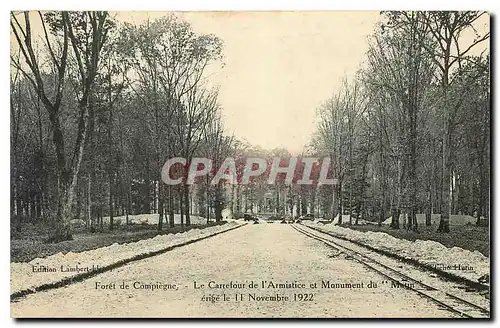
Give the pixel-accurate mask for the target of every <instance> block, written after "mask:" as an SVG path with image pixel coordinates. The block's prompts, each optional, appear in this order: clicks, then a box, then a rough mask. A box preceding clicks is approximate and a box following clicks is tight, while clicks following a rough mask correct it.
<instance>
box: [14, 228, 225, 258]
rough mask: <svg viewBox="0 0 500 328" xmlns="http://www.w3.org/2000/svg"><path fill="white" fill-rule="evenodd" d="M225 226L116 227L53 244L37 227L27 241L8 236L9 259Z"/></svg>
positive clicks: (86, 233)
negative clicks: (9, 239) (45, 241)
mask: <svg viewBox="0 0 500 328" xmlns="http://www.w3.org/2000/svg"><path fill="white" fill-rule="evenodd" d="M225 223H226V222H225V221H221V222H219V223H215V222H214V223H210V224H208V225H190V226H189V227H185V226H184V227H181V226H175V227H173V228H170V227H165V228H164V229H163V230H162V231H158V230H157V228H156V226H153V225H129V226H118V227H116V228H115V229H114V230H112V231H110V230H105V231H102V232H95V233H91V232H88V231H80V232H75V233H74V234H73V240H68V241H63V242H60V243H55V244H48V243H44V242H43V240H44V239H45V238H44V237H45V236H46V232H45V231H44V229H41V228H40V229H39V231H40V232H41V233H39V234H38V235H36V236H33V235H32V236H31V238H29V239H27V238H22V237H21V236H15V235H11V242H10V244H11V245H10V249H11V252H10V253H11V255H10V260H11V262H29V261H31V260H33V259H35V258H43V257H47V256H50V255H53V254H57V253H59V252H62V253H67V252H74V253H77V252H83V251H88V250H92V249H96V248H100V247H105V246H109V245H112V244H114V243H117V244H124V243H131V242H136V241H139V240H142V239H149V238H153V237H154V236H156V235H164V234H170V233H179V232H185V231H189V230H191V229H202V228H206V227H210V226H214V225H221V224H225ZM16 237H17V238H16Z"/></svg>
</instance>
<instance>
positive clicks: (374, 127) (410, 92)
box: [310, 12, 490, 232]
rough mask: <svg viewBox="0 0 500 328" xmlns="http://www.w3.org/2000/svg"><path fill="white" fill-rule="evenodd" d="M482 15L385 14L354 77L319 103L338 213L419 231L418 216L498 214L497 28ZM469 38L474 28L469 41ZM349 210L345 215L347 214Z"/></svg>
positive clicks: (316, 148) (321, 140) (445, 226)
mask: <svg viewBox="0 0 500 328" xmlns="http://www.w3.org/2000/svg"><path fill="white" fill-rule="evenodd" d="M483 15H485V13H480V12H383V13H381V16H382V19H381V23H380V26H379V29H378V30H377V31H376V32H375V34H374V36H373V37H372V39H371V42H370V47H369V50H368V52H367V54H366V61H365V62H364V65H363V67H362V68H361V69H360V70H359V72H358V73H357V75H356V78H355V80H354V81H353V82H347V81H344V83H343V84H342V87H341V88H340V90H338V91H337V92H336V93H335V95H334V96H333V97H332V98H331V99H328V100H327V101H326V102H325V103H324V104H323V105H322V106H321V108H319V109H318V115H319V117H320V120H319V124H318V129H317V133H316V135H315V137H314V140H313V141H312V142H311V147H310V148H311V152H313V153H315V154H322V155H328V156H330V157H331V160H332V163H334V168H335V176H336V177H338V179H339V184H338V186H337V188H335V190H334V191H333V203H334V204H333V205H332V206H333V207H334V208H335V209H336V210H335V212H336V213H343V214H349V215H350V223H352V221H353V220H355V223H357V221H358V219H359V217H360V216H364V217H371V218H377V220H378V222H379V223H381V222H382V221H383V220H385V219H386V218H387V217H389V216H392V222H391V226H392V227H393V228H399V226H400V222H399V218H400V214H404V215H405V216H406V217H407V218H408V219H407V222H406V228H407V229H411V230H417V226H418V225H417V220H416V214H417V213H426V224H427V225H430V224H431V214H432V213H440V214H441V219H440V225H439V228H438V231H440V232H449V219H450V214H459V213H460V214H469V215H475V216H476V217H477V222H478V224H479V223H482V222H484V220H480V218H481V217H484V218H486V221H487V219H488V217H489V204H490V203H489V176H490V162H489V158H490V147H489V145H490V139H489V138H490V80H489V79H490V77H489V53H488V49H486V50H485V51H483V52H481V53H479V51H478V49H479V48H480V47H481V43H482V42H485V41H487V40H488V39H489V32H484V31H478V30H477V29H476V28H475V26H476V23H477V22H478V20H480V19H482V18H484V17H483ZM465 35H469V36H470V35H474V37H473V38H472V40H468V39H471V38H467V39H466V38H464V36H465ZM341 220H342V216H340V221H341Z"/></svg>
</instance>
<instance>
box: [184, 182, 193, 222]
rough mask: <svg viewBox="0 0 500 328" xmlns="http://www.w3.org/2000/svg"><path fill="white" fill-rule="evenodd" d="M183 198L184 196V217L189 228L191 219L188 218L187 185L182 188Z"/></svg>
mask: <svg viewBox="0 0 500 328" xmlns="http://www.w3.org/2000/svg"><path fill="white" fill-rule="evenodd" d="M183 194H184V195H183V196H184V203H185V206H186V210H185V215H186V226H190V225H191V217H190V216H189V204H190V202H189V185H188V184H186V185H184V188H183Z"/></svg>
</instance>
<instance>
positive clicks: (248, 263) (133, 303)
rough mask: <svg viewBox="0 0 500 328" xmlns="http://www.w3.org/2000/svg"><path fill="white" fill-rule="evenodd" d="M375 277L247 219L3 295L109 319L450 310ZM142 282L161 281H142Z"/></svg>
mask: <svg viewBox="0 0 500 328" xmlns="http://www.w3.org/2000/svg"><path fill="white" fill-rule="evenodd" d="M384 279H385V278H384V277H383V276H381V275H379V274H377V273H375V272H373V271H369V270H368V269H367V268H366V267H365V266H363V265H362V264H360V263H358V262H356V261H353V260H352V259H350V258H349V257H348V256H347V257H346V255H345V254H339V253H336V252H335V250H332V249H331V248H328V247H327V246H325V245H324V244H322V243H321V242H319V241H316V240H314V239H311V238H308V237H306V236H304V235H302V234H300V233H299V232H297V231H295V230H294V229H293V228H292V226H290V225H288V224H278V223H274V224H248V225H246V226H244V227H241V228H239V229H235V230H233V231H230V232H227V233H223V234H220V235H217V236H215V237H213V238H208V239H205V240H202V241H200V242H196V243H193V244H190V245H187V246H183V247H179V248H176V249H174V250H172V251H169V252H166V253H164V254H162V255H158V256H154V257H151V258H147V259H144V260H140V261H137V262H132V263H130V264H128V265H125V266H122V267H119V268H117V269H115V270H112V271H109V272H105V273H102V274H99V275H97V276H94V277H92V278H90V279H87V280H84V281H81V282H78V283H74V284H71V285H68V286H66V287H63V288H58V289H53V290H49V291H45V292H38V293H35V294H32V295H28V296H27V297H25V298H23V299H20V300H19V301H16V302H13V303H11V312H12V316H14V317H115V318H116V317H141V318H142V317H160V318H167V317H174V318H179V317H191V318H198V317H212V318H234V317H238V318H245V317H254V318H255V317H266V318H276V317H286V318H297V317H326V318H335V317H339V318H349V317H350V318H359V317H375V318H384V317H385V318H387V317H398V318H401V317H427V318H429V317H441V318H443V317H453V316H454V314H453V313H451V312H449V311H446V310H443V309H441V308H439V306H438V305H436V304H434V303H431V302H430V301H428V300H427V299H425V298H422V297H420V296H418V295H417V294H415V293H413V292H412V291H410V290H406V289H404V288H394V287H393V286H391V284H390V283H387V282H384ZM254 283H255V284H254ZM370 283H371V284H370ZM335 284H337V285H335ZM375 284H376V287H375ZM152 285H154V286H155V287H161V288H156V289H154V290H152V289H151V288H145V287H151V286H152ZM126 286H128V288H126ZM122 287H123V288H122ZM221 287H225V288H221ZM328 287H329V288H328ZM332 287H333V288H332Z"/></svg>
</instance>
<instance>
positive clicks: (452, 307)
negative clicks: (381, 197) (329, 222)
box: [291, 224, 490, 319]
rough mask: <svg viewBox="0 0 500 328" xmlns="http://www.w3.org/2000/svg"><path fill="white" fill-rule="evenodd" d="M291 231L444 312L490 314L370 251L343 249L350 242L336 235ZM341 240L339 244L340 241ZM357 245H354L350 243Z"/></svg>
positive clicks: (302, 228) (298, 228) (486, 316)
mask: <svg viewBox="0 0 500 328" xmlns="http://www.w3.org/2000/svg"><path fill="white" fill-rule="evenodd" d="M291 227H292V228H293V229H295V230H296V231H298V232H299V233H301V234H303V235H305V236H307V237H310V238H312V239H315V240H317V241H320V242H322V243H323V244H325V245H327V246H329V247H330V248H332V249H335V250H336V251H338V252H340V253H344V254H346V255H347V256H349V257H350V258H351V259H353V260H355V261H357V262H359V263H361V264H362V265H364V266H366V267H367V268H368V269H369V270H372V271H375V272H377V273H378V274H380V275H382V276H383V277H385V278H387V279H388V280H390V281H391V282H392V283H393V285H395V286H396V287H399V288H405V289H407V290H411V291H413V292H415V293H416V294H418V295H420V296H421V297H423V298H426V299H428V300H430V301H432V302H433V303H435V304H437V305H439V306H440V307H442V308H443V309H445V310H448V311H450V312H453V313H454V314H456V315H458V316H459V317H461V318H476V319H489V318H490V311H489V310H488V309H486V308H484V307H482V306H479V305H477V304H474V303H472V302H470V301H467V300H465V299H463V298H461V297H458V296H456V295H453V294H450V293H448V292H446V291H444V290H441V289H438V288H436V287H433V286H430V285H428V284H426V283H424V282H422V281H420V280H418V279H415V278H412V277H410V276H408V275H407V274H405V273H403V272H401V271H398V270H396V269H394V268H392V267H390V266H388V265H386V264H383V263H381V262H380V261H378V260H376V259H375V258H374V257H372V256H370V255H369V254H370V252H372V251H369V250H367V252H363V253H361V252H359V251H356V250H354V249H353V248H355V247H353V248H351V247H348V246H346V244H348V243H349V242H346V241H345V240H340V239H337V240H335V239H336V237H335V236H333V235H331V234H328V233H325V232H322V231H318V230H317V229H314V230H313V229H312V228H306V227H305V226H304V225H296V224H294V225H291ZM339 241H340V242H339ZM353 245H354V246H356V245H355V244H353Z"/></svg>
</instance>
